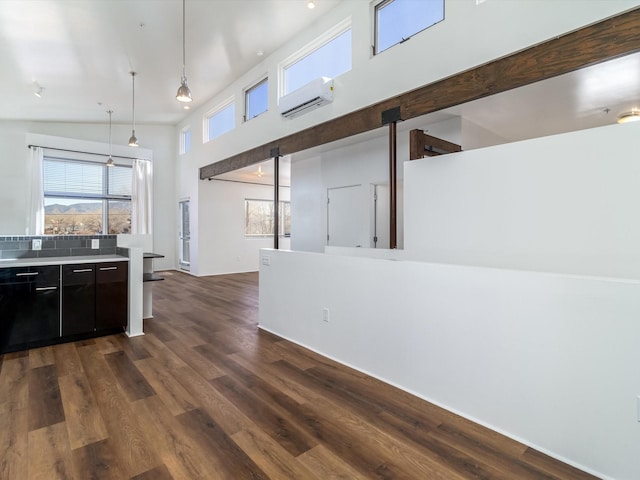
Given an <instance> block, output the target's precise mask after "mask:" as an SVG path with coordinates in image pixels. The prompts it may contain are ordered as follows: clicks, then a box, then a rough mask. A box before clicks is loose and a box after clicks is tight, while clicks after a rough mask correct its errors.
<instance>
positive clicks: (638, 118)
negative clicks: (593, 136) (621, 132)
mask: <svg viewBox="0 0 640 480" xmlns="http://www.w3.org/2000/svg"><path fill="white" fill-rule="evenodd" d="M629 122H640V111H638V110H632V111H630V112H626V113H623V114H622V115H620V116H619V117H618V123H629Z"/></svg>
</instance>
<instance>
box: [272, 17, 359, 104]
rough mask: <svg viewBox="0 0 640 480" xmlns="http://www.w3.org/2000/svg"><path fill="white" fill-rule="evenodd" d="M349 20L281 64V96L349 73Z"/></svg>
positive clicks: (350, 49)
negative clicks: (313, 83)
mask: <svg viewBox="0 0 640 480" xmlns="http://www.w3.org/2000/svg"><path fill="white" fill-rule="evenodd" d="M351 51H352V48H351V19H349V20H348V21H345V22H342V23H341V24H339V25H337V26H336V27H335V28H334V29H332V30H331V31H329V32H327V33H326V34H325V35H323V36H322V37H321V38H319V39H317V40H316V41H315V42H313V43H311V44H310V45H307V47H305V48H303V49H302V50H301V51H300V52H298V53H296V54H295V55H293V56H292V57H290V58H289V59H287V60H286V61H285V62H284V63H283V65H282V72H283V74H282V75H281V78H282V82H283V84H282V85H281V88H280V91H281V94H282V95H286V94H287V93H290V92H293V91H294V90H297V89H298V88H300V87H302V86H303V85H306V84H307V83H309V82H311V81H313V80H315V79H317V78H320V77H329V78H336V77H337V76H339V75H341V74H343V73H345V72H348V71H349V70H351Z"/></svg>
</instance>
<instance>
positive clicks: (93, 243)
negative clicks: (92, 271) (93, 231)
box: [91, 238, 100, 250]
mask: <svg viewBox="0 0 640 480" xmlns="http://www.w3.org/2000/svg"><path fill="white" fill-rule="evenodd" d="M91 248H92V249H94V250H97V249H98V248H100V239H99V238H92V239H91Z"/></svg>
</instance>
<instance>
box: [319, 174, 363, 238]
mask: <svg viewBox="0 0 640 480" xmlns="http://www.w3.org/2000/svg"><path fill="white" fill-rule="evenodd" d="M367 215H368V213H367V211H366V204H363V202H362V185H351V186H348V187H339V188H329V189H328V190H327V245H331V246H336V247H361V246H362V232H363V226H365V225H366V222H365V219H366V216H367Z"/></svg>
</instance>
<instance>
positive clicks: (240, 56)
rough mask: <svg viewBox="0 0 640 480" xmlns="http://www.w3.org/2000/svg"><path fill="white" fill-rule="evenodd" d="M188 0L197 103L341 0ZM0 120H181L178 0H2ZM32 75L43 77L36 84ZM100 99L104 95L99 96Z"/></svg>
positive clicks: (190, 74)
mask: <svg viewBox="0 0 640 480" xmlns="http://www.w3.org/2000/svg"><path fill="white" fill-rule="evenodd" d="M315 3H316V8H315V9H313V10H310V9H308V8H307V0H186V65H187V72H186V73H187V78H188V83H189V87H190V88H191V91H192V94H193V97H194V102H193V103H192V105H191V108H196V107H198V106H199V105H201V104H202V103H204V102H205V101H207V100H208V99H210V98H211V97H213V96H214V95H215V94H216V93H217V92H219V91H220V90H222V89H223V88H224V87H226V86H227V85H228V84H230V83H231V82H232V81H233V80H234V79H235V78H237V77H238V76H240V75H242V74H243V73H245V72H246V71H248V70H249V69H250V68H252V67H253V66H255V65H257V64H259V63H260V61H261V59H262V58H263V57H260V56H258V55H257V52H258V51H261V52H263V54H264V56H267V55H269V54H270V53H272V52H273V51H274V50H275V49H277V48H278V47H280V46H281V45H282V44H284V43H285V42H286V41H287V40H288V39H290V38H291V37H293V36H294V35H296V34H297V33H298V32H300V31H301V30H303V29H304V28H306V27H308V26H309V25H310V24H311V23H313V22H315V21H316V19H318V18H319V17H320V16H321V15H323V14H325V13H327V12H328V11H329V10H330V9H331V8H333V7H334V6H335V5H337V4H338V3H339V0H316V2H315ZM0 65H2V69H0V89H1V90H2V91H4V92H5V94H4V95H3V97H4V98H3V100H2V102H1V103H0V120H39V121H56V122H101V123H103V122H104V123H106V122H108V116H107V114H106V110H107V109H109V108H110V109H112V110H113V111H114V113H113V121H114V123H127V122H130V121H131V76H130V75H129V72H130V71H132V70H134V71H136V72H137V73H138V75H137V76H136V121H138V122H140V123H154V124H170V125H174V124H176V123H178V122H179V121H180V120H181V119H182V118H183V117H184V116H185V115H186V114H187V113H188V112H185V111H184V110H183V107H182V104H180V103H179V102H177V101H176V100H175V94H176V91H177V89H178V86H179V85H180V76H181V72H182V1H181V0H0ZM34 82H38V84H39V85H41V86H42V87H44V91H43V95H42V98H37V97H36V96H35V95H34V94H33V91H34ZM9 92H10V93H9ZM99 102H100V103H102V105H98V103H99Z"/></svg>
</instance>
